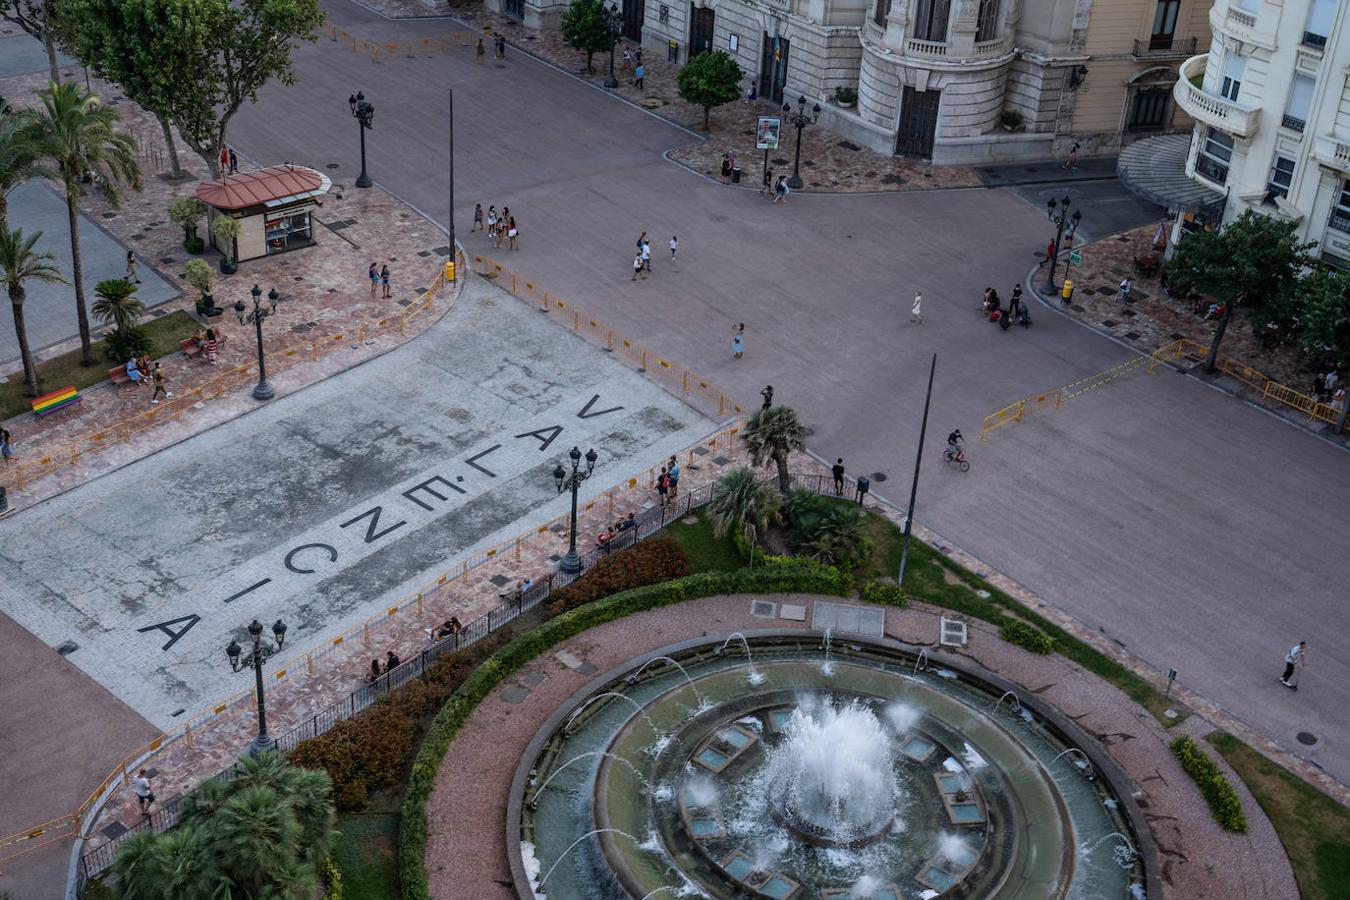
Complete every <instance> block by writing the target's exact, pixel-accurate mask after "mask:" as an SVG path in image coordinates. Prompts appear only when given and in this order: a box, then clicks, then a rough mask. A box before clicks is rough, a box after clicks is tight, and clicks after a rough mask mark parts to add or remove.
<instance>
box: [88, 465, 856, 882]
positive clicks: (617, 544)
mask: <svg viewBox="0 0 1350 900" xmlns="http://www.w3.org/2000/svg"><path fill="white" fill-rule="evenodd" d="M760 478H761V480H764V481H776V480H777V478H778V476H777V474H776V473H772V472H768V473H763V474H761V476H760ZM789 479H790V485H791V487H792V488H793V489H804V490H809V491H812V492H813V493H817V494H829V495H832V496H837V494H836V493H835V491H834V481H833V477H832V476H831V475H826V474H824V473H809V474H808V473H792V474H790V475H789ZM712 491H713V483H712V482H709V483H708V484H703V485H700V486H699V487H697V488H695V489H693V490H692V491H689V492H688V493H686V494H683V495H681V496H679V497H677V498H676V499H674V500H672V501H671V502H670V503H669V504H667V505H666V506H663V507H655V508H652V509H648V510H644V511H643V512H642V514H641V515H638V516H636V517H635V522H636V525H635V526H634V527H632V528H629V529H627V530H625V531H622V532H620V533H619V534H618V536H617V537H616V538H615V539H614V542H613V544H612V545H611V546H608V547H603V548H601V547H596V548H594V549H592V550H589V551H587V552H586V553H584V554H583V555H582V573H579V574H577V575H567V574H565V573H563V572H559V571H554V572H552V573H550V574H549V575H548V577H546V578H544V579H543V580H542V581H540V582H539V583H538V584H535V585H534V586H533V587H531V588H530V590H528V591H526V592H524V593H523V594H521V595H520V596H517V597H511V598H508V599H506V600H504V601H503V602H501V603H500V604H498V605H497V606H495V607H493V608H492V609H490V610H488V611H487V612H486V613H484V614H483V615H481V616H479V617H478V618H476V619H474V620H473V621H471V622H470V623H469V624H468V625H466V626H464V629H463V630H462V631H461V632H460V633H459V634H458V635H454V636H452V637H448V638H445V639H444V640H440V641H435V642H434V643H430V644H429V645H428V647H427V648H426V649H425V650H423V651H422V652H421V653H419V654H418V655H417V656H415V657H413V658H411V659H408V660H405V661H404V662H402V663H401V664H400V665H398V666H397V667H395V668H394V669H393V671H391V672H388V673H386V674H384V675H381V676H380V677H379V678H378V679H376V680H375V681H373V682H371V683H370V684H368V685H363V686H362V687H360V688H357V689H356V690H355V691H352V692H351V693H350V694H349V695H347V696H346V697H345V698H343V699H342V700H340V701H339V702H337V703H334V704H332V705H331V706H328V707H326V708H325V709H323V710H321V711H319V712H317V713H314V714H313V715H311V716H309V717H308V718H307V719H306V720H305V721H302V722H300V723H298V724H296V725H294V726H292V727H291V728H290V729H288V730H287V731H285V732H283V733H282V734H281V735H279V736H278V737H277V738H276V745H277V749H279V750H282V751H289V750H293V749H294V748H295V747H296V746H297V745H299V744H300V743H302V742H304V741H307V740H309V739H311V738H315V737H319V736H320V735H322V734H324V733H325V732H327V731H329V730H330V729H332V728H333V727H334V726H335V725H337V724H338V723H339V722H342V721H345V720H347V719H350V718H352V717H353V716H355V715H357V714H358V713H360V712H362V711H363V710H365V709H368V708H369V707H370V706H371V705H373V704H374V703H375V702H376V701H377V700H379V699H380V698H381V697H383V696H386V695H387V694H389V693H390V692H392V691H395V690H398V689H399V688H401V687H403V686H404V685H406V684H408V683H409V682H411V681H415V680H417V679H419V678H422V677H423V676H424V675H425V674H426V673H427V671H428V670H429V669H430V668H431V666H432V665H433V664H434V663H435V662H436V660H438V659H440V658H441V657H442V656H443V655H445V654H447V653H454V652H456V651H459V650H462V649H465V648H467V647H471V646H472V645H474V644H475V643H477V642H478V641H480V640H482V639H483V638H485V637H487V636H488V635H491V634H492V633H494V632H496V631H498V630H499V629H501V628H502V627H503V626H505V625H508V624H510V623H511V622H512V621H514V620H515V619H517V618H519V617H520V616H522V615H524V614H525V613H527V612H530V611H531V610H533V609H535V608H536V607H538V606H539V605H540V604H541V603H543V602H544V601H546V600H547V599H548V598H549V596H550V595H551V594H552V593H553V592H554V591H556V590H558V589H559V588H562V587H565V586H566V585H568V584H570V583H572V582H573V581H574V580H576V579H577V578H579V577H581V574H584V573H585V572H587V571H589V570H590V569H592V568H593V567H594V566H595V565H596V563H598V562H600V561H601V560H602V559H604V558H605V557H606V556H608V555H609V554H610V553H613V552H615V551H617V550H623V549H626V548H628V547H631V546H633V545H634V544H636V543H638V542H639V541H642V540H645V539H647V538H649V537H651V536H652V535H654V534H657V533H659V532H660V531H662V530H663V529H664V528H665V527H666V526H667V525H669V524H670V523H672V522H676V521H678V520H680V519H681V518H683V517H685V516H687V515H689V513H691V512H693V511H694V510H697V509H700V508H701V507H703V506H704V505H706V504H707V503H708V501H709V500H711V499H712ZM235 771H236V768H235V767H234V766H231V767H230V768H228V769H226V770H224V771H223V772H220V773H217V774H216V775H213V776H211V778H207V779H203V780H204V781H209V780H212V779H220V778H224V779H231V778H233V777H234V773H235ZM181 808H182V798H181V797H177V798H174V799H173V800H171V801H169V802H167V803H165V804H163V805H162V806H161V807H160V808H159V809H158V810H156V811H155V813H153V814H152V815H150V816H149V817H147V818H145V819H144V820H143V821H141V822H139V823H137V824H136V825H133V826H132V827H131V828H129V829H128V830H127V831H126V832H125V833H123V834H121V835H119V836H118V837H116V838H112V839H109V840H107V841H105V842H104V843H102V844H99V845H98V846H96V847H93V848H91V849H89V850H86V851H85V852H83V853H82V854H81V855H80V861H79V868H78V872H77V874H76V879H77V881H76V885H77V889H78V890H79V891H83V889H84V886H85V885H86V884H87V883H88V880H89V879H90V878H93V877H94V876H96V875H98V874H99V873H101V872H103V871H104V870H105V869H107V868H108V867H109V866H110V865H112V862H113V859H114V858H115V857H116V856H117V849H118V848H119V847H120V846H121V845H122V844H123V843H125V842H126V841H127V840H128V839H129V838H130V837H131V836H132V835H134V834H138V833H140V832H142V831H145V830H147V829H152V830H154V831H164V830H165V829H167V828H171V827H172V826H173V825H174V823H175V822H176V821H177V820H178V813H179V811H180V810H181Z"/></svg>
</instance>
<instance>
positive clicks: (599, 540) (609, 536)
mask: <svg viewBox="0 0 1350 900" xmlns="http://www.w3.org/2000/svg"><path fill="white" fill-rule="evenodd" d="M618 533H619V529H618V524H617V523H615V524H614V525H611V526H609V531H602V532H600V533H599V534H597V535H596V536H595V543H596V544H597V545H598V546H599V547H600V548H601V549H602V550H603V549H606V548H608V547H609V543H610V541H612V540H614V536H615V535H617V534H618Z"/></svg>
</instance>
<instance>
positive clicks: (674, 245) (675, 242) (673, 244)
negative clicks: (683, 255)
mask: <svg viewBox="0 0 1350 900" xmlns="http://www.w3.org/2000/svg"><path fill="white" fill-rule="evenodd" d="M679 249H680V239H679V238H677V237H676V236H675V235H673V234H672V235H671V236H670V261H671V262H674V261H675V252H676V251H677V250H679Z"/></svg>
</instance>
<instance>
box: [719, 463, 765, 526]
mask: <svg viewBox="0 0 1350 900" xmlns="http://www.w3.org/2000/svg"><path fill="white" fill-rule="evenodd" d="M782 503H783V498H782V497H781V496H780V495H779V493H778V492H777V491H776V490H774V489H773V485H771V484H767V483H765V482H763V481H760V480H759V478H758V476H756V475H755V472H754V470H753V469H747V468H745V467H744V466H742V467H741V468H739V469H732V470H731V471H730V472H727V473H726V474H725V475H723V476H722V477H721V478H718V479H717V481H716V482H715V483H714V484H713V489H712V498H711V499H710V500H709V501H708V513H709V515H711V516H712V520H713V532H714V533H715V534H716V535H717V536H718V537H721V536H722V535H725V534H727V533H735V532H738V531H741V530H746V531H753V532H754V533H755V534H759V533H761V532H763V531H764V530H765V529H766V528H768V527H769V524H770V523H771V522H775V521H777V520H778V510H779V507H781V506H782Z"/></svg>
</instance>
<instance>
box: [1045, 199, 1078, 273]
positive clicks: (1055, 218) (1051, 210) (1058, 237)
mask: <svg viewBox="0 0 1350 900" xmlns="http://www.w3.org/2000/svg"><path fill="white" fill-rule="evenodd" d="M1072 203H1073V201H1072V200H1071V199H1070V198H1069V196H1068V195H1067V194H1065V195H1064V199H1063V200H1061V201H1056V200H1055V199H1054V198H1053V197H1051V198H1050V200H1049V201H1048V202H1047V203H1046V209H1047V210H1048V213H1047V215H1048V217H1049V219H1050V221H1051V222H1053V223H1055V252H1054V254H1053V255H1051V257H1050V272H1049V274H1048V275H1046V277H1045V284H1046V287H1048V288H1049V289H1050V290H1051V292H1053V291H1054V290H1055V269H1056V267H1058V266H1059V252H1060V245H1061V244H1062V243H1063V242H1064V235H1065V233H1066V232H1065V230H1064V226H1065V224H1066V223H1068V225H1069V229H1068V232H1067V234H1068V236H1069V237H1073V233H1074V232H1075V231H1077V230H1078V223H1079V221H1081V220H1082V218H1083V213H1082V211H1081V210H1074V212H1073V215H1072V216H1070V215H1069V207H1070V206H1071V205H1072Z"/></svg>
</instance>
